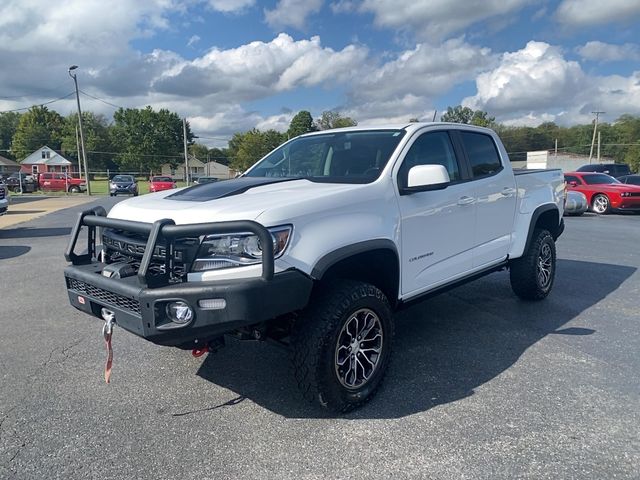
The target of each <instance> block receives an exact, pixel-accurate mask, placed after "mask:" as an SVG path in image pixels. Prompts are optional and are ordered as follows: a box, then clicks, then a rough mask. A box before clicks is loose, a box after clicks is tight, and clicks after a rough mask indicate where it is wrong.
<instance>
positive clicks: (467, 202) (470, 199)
mask: <svg viewBox="0 0 640 480" xmlns="http://www.w3.org/2000/svg"><path fill="white" fill-rule="evenodd" d="M475 201H476V199H475V198H473V197H467V196H464V197H460V198H459V199H458V205H471V204H472V203H474V202H475Z"/></svg>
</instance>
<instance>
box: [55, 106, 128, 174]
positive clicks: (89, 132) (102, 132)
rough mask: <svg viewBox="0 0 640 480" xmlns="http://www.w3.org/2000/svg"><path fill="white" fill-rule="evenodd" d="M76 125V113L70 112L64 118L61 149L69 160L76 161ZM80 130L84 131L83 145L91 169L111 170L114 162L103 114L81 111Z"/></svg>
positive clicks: (107, 127) (107, 125)
mask: <svg viewBox="0 0 640 480" xmlns="http://www.w3.org/2000/svg"><path fill="white" fill-rule="evenodd" d="M77 126H78V114H77V113H72V114H71V115H69V116H67V117H66V118H65V122H64V127H63V129H62V144H61V149H62V151H63V152H64V153H65V155H66V156H67V157H68V158H69V159H70V160H75V161H76V162H77V161H78V156H79V152H78V151H77V150H78V147H77V142H76V127H77ZM82 131H83V133H84V146H85V148H86V150H87V163H88V164H89V171H91V170H107V169H110V170H113V169H114V167H115V166H116V163H115V162H114V161H113V154H111V153H109V152H111V151H112V150H113V146H112V143H111V137H110V135H109V124H108V122H107V119H106V118H105V117H104V115H96V114H95V113H93V112H82Z"/></svg>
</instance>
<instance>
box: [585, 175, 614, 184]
mask: <svg viewBox="0 0 640 480" xmlns="http://www.w3.org/2000/svg"><path fill="white" fill-rule="evenodd" d="M582 178H583V179H584V183H586V184H587V185H601V184H603V183H620V182H619V181H618V180H616V179H615V178H613V177H610V176H609V175H605V174H604V173H596V174H594V175H584V176H583V177H582Z"/></svg>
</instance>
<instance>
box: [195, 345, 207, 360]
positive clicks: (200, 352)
mask: <svg viewBox="0 0 640 480" xmlns="http://www.w3.org/2000/svg"><path fill="white" fill-rule="evenodd" d="M208 352H209V347H207V346H205V347H202V348H194V349H193V350H191V355H193V356H194V357H195V358H198V357H201V356H202V355H204V354H205V353H208Z"/></svg>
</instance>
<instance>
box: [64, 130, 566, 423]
mask: <svg viewBox="0 0 640 480" xmlns="http://www.w3.org/2000/svg"><path fill="white" fill-rule="evenodd" d="M564 193H565V190H564V181H563V176H562V172H561V171H560V170H538V171H530V170H529V171H521V172H516V173H515V174H514V172H513V171H512V169H511V165H510V163H509V158H508V156H507V153H506V151H505V149H504V146H503V145H502V142H501V141H500V139H499V138H498V136H497V135H496V134H495V133H494V132H493V131H491V130H488V129H484V128H478V127H472V126H468V125H458V124H448V123H426V124H425V123H411V124H408V125H391V126H384V127H378V128H369V127H358V128H348V129H338V130H330V131H323V132H316V133H310V134H307V135H302V136H300V137H297V138H294V139H292V140H290V141H288V142H287V143H285V144H283V145H282V146H280V147H278V148H277V149H276V150H274V151H273V152H271V153H270V154H268V155H267V156H266V157H264V158H263V159H262V160H260V161H259V162H257V163H256V164H255V165H254V166H253V167H251V168H250V169H249V170H248V171H246V172H245V173H244V174H243V175H242V176H241V177H240V178H238V179H235V180H228V181H224V182H217V183H210V184H204V185H196V186H193V187H189V188H184V189H180V190H169V191H164V192H159V193H156V194H150V195H144V196H141V197H138V198H133V199H130V200H126V201H124V202H121V203H118V204H117V205H115V206H114V207H113V208H112V209H111V211H110V212H109V215H108V217H107V216H106V212H105V211H104V209H102V208H101V207H98V208H94V209H92V210H87V211H85V212H83V213H82V214H81V215H80V218H79V219H78V223H77V225H76V228H75V229H74V231H73V233H72V237H71V242H70V244H69V247H68V249H67V252H66V257H67V260H68V261H70V262H72V263H73V265H71V266H69V267H68V268H67V269H66V270H65V276H66V282H67V289H68V293H69V299H70V301H71V304H72V305H73V306H74V307H76V308H78V309H80V310H82V311H85V312H87V313H89V314H92V315H94V316H96V317H99V318H100V317H102V318H104V319H105V320H109V321H111V320H113V319H115V322H116V323H117V325H119V326H121V327H122V328H124V329H125V330H128V331H130V332H132V333H134V334H136V335H139V336H141V337H143V338H145V339H147V340H150V341H152V342H154V343H157V344H161V345H171V346H176V347H179V348H184V349H196V351H197V352H202V351H206V350H207V348H210V349H212V350H213V349H216V348H218V347H219V346H221V345H223V343H224V342H223V340H224V337H223V336H224V335H235V336H236V337H237V338H240V339H255V340H264V339H270V340H275V341H276V342H278V343H279V344H281V345H285V346H286V347H287V348H289V349H290V350H291V352H292V359H293V365H294V371H295V376H296V380H297V382H298V384H299V386H300V388H301V390H302V392H303V394H304V396H305V397H307V398H308V399H309V400H311V401H315V402H318V403H319V404H320V405H322V406H323V407H326V408H329V409H332V410H336V411H342V412H344V411H347V410H349V409H352V408H354V407H356V406H359V405H361V404H363V403H364V402H366V401H367V400H368V399H370V398H371V397H372V395H373V394H374V393H375V391H376V390H377V388H378V386H379V385H380V383H381V381H382V377H383V375H384V373H385V370H386V369H387V365H388V363H389V359H390V356H391V346H392V338H393V330H394V326H393V312H394V311H395V310H398V309H400V308H402V307H403V306H406V305H408V304H409V302H413V301H415V300H418V299H421V298H424V297H425V296H427V295H432V294H434V293H437V292H442V291H443V290H445V289H448V288H451V287H453V286H456V285H459V284H461V283H463V282H466V281H469V280H473V279H476V278H478V277H480V276H482V275H485V274H488V273H491V272H494V271H497V270H501V269H505V268H508V269H509V270H510V278H511V285H512V287H513V290H514V292H515V293H516V294H517V295H518V296H519V297H521V298H522V299H525V300H539V299H542V298H544V297H546V296H547V294H548V293H549V292H550V290H551V287H552V285H553V280H554V274H555V264H556V263H555V262H556V252H555V243H554V242H555V240H556V239H557V238H558V237H559V236H560V234H561V233H562V231H563V228H564V224H563V220H562V214H563V203H564ZM97 228H101V233H100V231H97V230H96V229H97ZM81 230H82V231H86V232H87V234H88V249H87V252H86V253H84V254H76V253H75V250H76V243H77V240H78V236H79V233H80V232H81Z"/></svg>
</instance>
